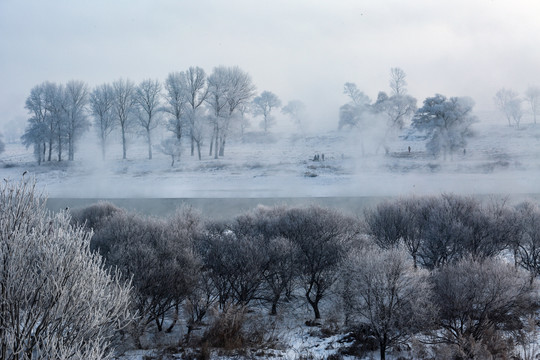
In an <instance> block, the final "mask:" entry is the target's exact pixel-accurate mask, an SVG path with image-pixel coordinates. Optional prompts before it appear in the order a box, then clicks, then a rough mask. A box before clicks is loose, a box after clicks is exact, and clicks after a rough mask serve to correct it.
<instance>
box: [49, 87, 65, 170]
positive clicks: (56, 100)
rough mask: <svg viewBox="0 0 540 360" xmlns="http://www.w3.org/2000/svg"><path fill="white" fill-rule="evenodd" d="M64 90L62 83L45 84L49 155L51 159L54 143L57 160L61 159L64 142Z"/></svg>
mask: <svg viewBox="0 0 540 360" xmlns="http://www.w3.org/2000/svg"><path fill="white" fill-rule="evenodd" d="M65 100H66V97H65V90H64V86H63V85H62V84H60V85H58V84H55V83H49V82H47V83H46V84H45V106H46V107H47V112H48V116H47V118H46V119H47V121H46V123H47V127H48V133H49V155H48V159H47V160H48V161H51V154H52V148H53V145H56V150H57V153H58V161H62V151H63V145H64V144H65V142H66V127H67V121H66V112H65V107H66V105H65Z"/></svg>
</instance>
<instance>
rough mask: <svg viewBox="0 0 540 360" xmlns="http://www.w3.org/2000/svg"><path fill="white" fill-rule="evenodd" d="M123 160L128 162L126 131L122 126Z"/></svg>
mask: <svg viewBox="0 0 540 360" xmlns="http://www.w3.org/2000/svg"><path fill="white" fill-rule="evenodd" d="M122 159H123V160H126V129H125V128H124V126H123V125H122Z"/></svg>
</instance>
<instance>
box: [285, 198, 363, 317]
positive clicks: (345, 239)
mask: <svg viewBox="0 0 540 360" xmlns="http://www.w3.org/2000/svg"><path fill="white" fill-rule="evenodd" d="M278 212H279V211H278ZM276 226H277V228H278V232H279V234H280V235H281V236H282V237H284V238H286V239H289V240H290V241H291V242H292V243H293V244H294V245H295V246H297V248H298V258H297V264H298V266H299V268H300V270H299V271H300V283H301V285H302V287H303V289H304V296H305V299H306V301H307V303H308V304H309V305H310V306H311V307H312V309H313V313H314V315H315V319H320V317H321V313H320V309H319V304H320V302H321V300H322V299H323V298H325V297H326V296H327V295H328V293H329V292H330V291H331V289H332V287H333V286H334V284H335V283H336V281H337V280H338V278H339V268H340V266H341V264H342V261H343V259H344V256H345V252H346V250H347V248H348V245H349V244H350V241H351V240H352V238H353V237H354V236H355V234H356V227H355V223H354V220H353V219H350V218H348V217H346V216H344V215H342V214H341V213H339V212H337V211H333V210H329V209H324V208H320V207H316V206H311V207H309V208H291V209H286V210H285V211H284V212H283V213H282V214H280V215H279V219H278V223H277V225H276Z"/></svg>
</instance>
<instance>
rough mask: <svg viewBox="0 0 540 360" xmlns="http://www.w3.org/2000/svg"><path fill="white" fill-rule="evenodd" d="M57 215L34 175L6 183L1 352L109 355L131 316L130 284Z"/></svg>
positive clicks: (0, 259)
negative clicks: (51, 211)
mask: <svg viewBox="0 0 540 360" xmlns="http://www.w3.org/2000/svg"><path fill="white" fill-rule="evenodd" d="M89 240H90V234H89V233H88V232H86V231H84V230H83V229H82V228H80V227H74V226H71V225H70V220H69V217H68V216H67V215H66V214H65V213H60V214H58V215H55V216H53V215H50V214H49V213H48V212H47V211H46V209H45V207H44V200H43V199H42V198H40V197H39V196H38V195H36V194H35V192H34V186H33V184H32V183H31V182H29V181H26V180H23V181H22V182H20V183H18V184H11V183H6V184H4V185H2V187H1V188H0V264H1V265H0V358H2V359H96V360H97V359H107V358H109V357H110V356H111V352H112V350H113V348H112V347H111V344H112V341H113V340H114V338H115V336H117V335H118V330H119V329H122V328H123V327H125V326H126V324H127V323H128V322H129V321H130V320H131V318H132V315H131V313H130V299H131V293H130V292H131V290H130V287H129V286H128V284H126V283H125V282H124V281H122V280H121V279H120V276H119V274H118V273H114V272H110V271H107V270H106V269H105V268H104V267H103V265H102V262H101V259H100V257H99V255H97V254H94V253H92V252H91V251H90V247H89Z"/></svg>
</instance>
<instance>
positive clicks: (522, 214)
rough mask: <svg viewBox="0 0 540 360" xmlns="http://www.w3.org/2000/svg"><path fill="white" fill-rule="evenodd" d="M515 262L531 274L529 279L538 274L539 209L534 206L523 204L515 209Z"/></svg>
mask: <svg viewBox="0 0 540 360" xmlns="http://www.w3.org/2000/svg"><path fill="white" fill-rule="evenodd" d="M516 209H517V215H518V216H517V224H516V225H517V226H518V228H519V239H518V241H517V249H516V253H515V255H516V261H517V263H518V264H519V265H520V266H521V267H523V268H524V269H525V270H527V271H529V272H530V273H531V279H532V278H534V277H536V276H538V275H539V274H540V209H539V208H538V206H537V205H536V204H533V203H531V202H523V203H521V204H519V205H518V206H517V207H516Z"/></svg>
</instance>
